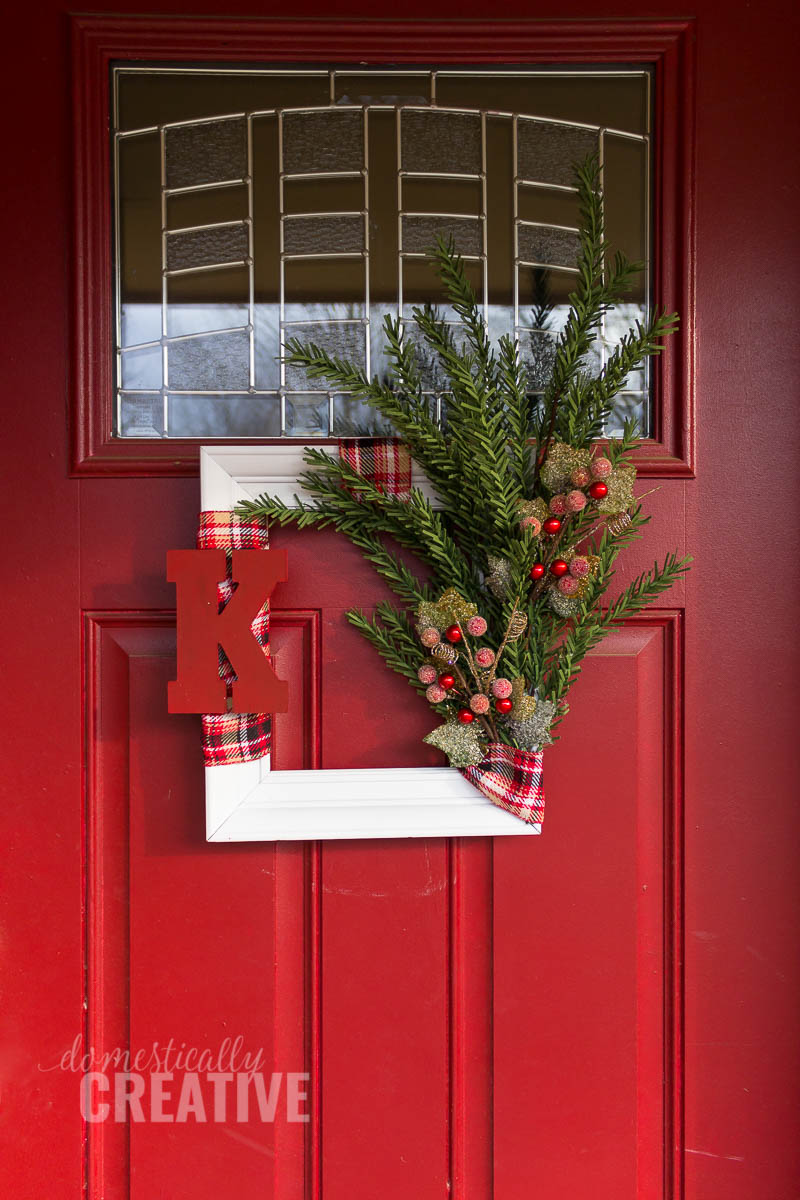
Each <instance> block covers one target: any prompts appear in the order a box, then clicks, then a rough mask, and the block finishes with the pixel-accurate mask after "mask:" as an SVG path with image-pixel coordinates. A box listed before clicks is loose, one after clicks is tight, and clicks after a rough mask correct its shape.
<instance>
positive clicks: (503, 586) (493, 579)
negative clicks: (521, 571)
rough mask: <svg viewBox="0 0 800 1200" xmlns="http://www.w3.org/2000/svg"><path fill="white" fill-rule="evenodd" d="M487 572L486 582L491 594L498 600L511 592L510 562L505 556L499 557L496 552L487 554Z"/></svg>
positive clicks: (505, 597) (503, 598)
mask: <svg viewBox="0 0 800 1200" xmlns="http://www.w3.org/2000/svg"><path fill="white" fill-rule="evenodd" d="M488 563H489V574H488V575H487V576H486V583H487V585H488V587H489V590H490V591H491V593H492V595H494V596H496V597H497V599H498V600H505V599H507V597H508V595H509V593H510V592H511V563H510V562H509V561H508V559H507V558H499V557H498V556H497V555H496V554H490V555H489V556H488Z"/></svg>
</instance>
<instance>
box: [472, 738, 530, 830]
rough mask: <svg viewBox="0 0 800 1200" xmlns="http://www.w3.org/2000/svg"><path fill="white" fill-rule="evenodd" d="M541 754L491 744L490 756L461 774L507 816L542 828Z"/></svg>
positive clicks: (488, 747)
mask: <svg viewBox="0 0 800 1200" xmlns="http://www.w3.org/2000/svg"><path fill="white" fill-rule="evenodd" d="M543 757H544V756H543V754H542V751H541V750H535V751H534V750H515V749H514V747H513V746H504V745H503V744H502V742H490V743H489V745H488V746H487V747H486V753H485V755H484V756H483V758H482V759H481V761H480V762H479V763H477V764H476V765H475V766H474V767H462V768H461V774H462V775H463V776H464V778H465V779H468V780H469V782H470V783H471V784H472V786H473V787H476V788H477V789H478V791H479V792H483V794H484V796H487V797H488V799H489V800H491V802H492V804H496V805H497V807H498V808H504V809H505V810H506V812H510V813H513V815H514V816H515V817H519V819H520V820H521V821H525V822H526V824H529V825H530V824H536V825H540V824H541V822H542V819H543V817H544V788H543V787H542V758H543Z"/></svg>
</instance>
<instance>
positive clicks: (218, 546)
mask: <svg viewBox="0 0 800 1200" xmlns="http://www.w3.org/2000/svg"><path fill="white" fill-rule="evenodd" d="M268 547H269V527H268V524H267V521H266V519H265V518H263V517H251V518H243V517H237V516H236V515H235V514H234V513H232V512H227V511H221V512H215V511H208V512H201V513H200V524H199V527H198V530H197V549H198V550H225V551H227V553H226V555H225V560H226V564H227V574H226V578H225V579H223V580H221V582H220V583H219V584H218V585H217V600H218V602H219V611H220V612H222V610H223V608H224V607H225V605H226V604H227V603H228V601H229V600H230V598H231V596H232V595H233V592H234V587H233V577H232V574H231V564H232V558H231V551H232V550H266V549H267V548H268ZM250 628H251V629H252V631H253V634H254V636H255V639H256V641H257V642H258V644H259V646H261V648H262V650H263V651H264V653H265V654H267V655H268V654H269V601H266V602H265V603H264V606H263V608H262V609H261V611H260V612H259V613H258V615H257V616H256V618H255V620H254V621H253V623H252V625H251V626H250ZM219 674H220V678H221V679H224V680H225V683H226V684H227V686H228V695H229V696H230V694H231V684H232V683H233V682H234V680H235V679H236V672H235V671H234V669H233V667H232V665H231V662H230V660H229V658H228V656H227V654H225V652H224V650H223V649H222V647H221V646H220V648H219ZM202 724H203V758H204V760H205V763H206V766H208V767H212V766H226V765H227V764H228V763H238V762H250V761H251V760H253V759H256V758H263V757H264V755H266V754H269V750H270V741H271V734H272V716H271V714H270V713H234V712H230V713H204V714H203V718H202Z"/></svg>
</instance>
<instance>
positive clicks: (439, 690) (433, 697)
mask: <svg viewBox="0 0 800 1200" xmlns="http://www.w3.org/2000/svg"><path fill="white" fill-rule="evenodd" d="M425 695H426V697H427V699H428V700H430V702H431V704H441V703H442V701H443V700H446V699H447V692H446V691H445V690H444V688H443V687H439V685H438V683H432V684H431V686H430V687H429V688H426V690H425Z"/></svg>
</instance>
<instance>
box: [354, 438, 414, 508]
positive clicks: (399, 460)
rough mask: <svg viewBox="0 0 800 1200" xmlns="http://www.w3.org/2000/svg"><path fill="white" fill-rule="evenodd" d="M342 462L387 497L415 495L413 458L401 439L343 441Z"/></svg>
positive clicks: (402, 498)
mask: <svg viewBox="0 0 800 1200" xmlns="http://www.w3.org/2000/svg"><path fill="white" fill-rule="evenodd" d="M339 458H340V459H341V460H342V462H344V463H347V465H348V467H350V469H351V470H353V471H356V472H357V473H358V474H359V475H363V477H364V478H365V479H367V480H369V482H370V483H374V484H375V487H376V488H377V489H378V490H379V491H381V492H384V493H385V494H386V495H387V496H397V497H398V498H399V499H401V500H407V499H408V497H409V496H410V495H411V455H410V454H409V452H408V446H406V445H404V444H403V442H401V441H398V439H397V438H340V440H339Z"/></svg>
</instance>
